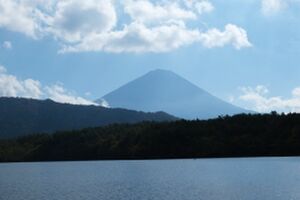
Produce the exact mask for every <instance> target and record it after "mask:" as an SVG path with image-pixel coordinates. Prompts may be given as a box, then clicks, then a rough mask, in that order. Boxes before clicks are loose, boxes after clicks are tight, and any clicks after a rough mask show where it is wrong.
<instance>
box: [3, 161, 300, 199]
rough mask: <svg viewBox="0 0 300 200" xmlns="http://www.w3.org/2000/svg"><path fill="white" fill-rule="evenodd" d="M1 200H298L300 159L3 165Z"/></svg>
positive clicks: (299, 193)
mask: <svg viewBox="0 0 300 200" xmlns="http://www.w3.org/2000/svg"><path fill="white" fill-rule="evenodd" d="M0 199H1V200H2V199H3V200H20V199H25V200H52V199H57V200H65V199H68V200H77V199H84V200H90V199H99V200H106V199H107V200H108V199H109V200H143V199H147V200H148V199H149V200H156V199H157V200H177V199H178V200H187V199H188V200H201V199H204V200H227V199H228V200H240V199H243V200H248V199H249V200H250V199H251V200H252V199H253V200H259V199H262V200H276V199H280V200H291V199H295V200H299V199H300V158H236V159H197V160H151V161H91V162H49V163H11V164H0Z"/></svg>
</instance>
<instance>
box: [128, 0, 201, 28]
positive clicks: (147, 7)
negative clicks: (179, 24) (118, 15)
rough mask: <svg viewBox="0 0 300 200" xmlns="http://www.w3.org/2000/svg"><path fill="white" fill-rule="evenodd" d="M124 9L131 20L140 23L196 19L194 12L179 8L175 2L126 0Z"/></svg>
mask: <svg viewBox="0 0 300 200" xmlns="http://www.w3.org/2000/svg"><path fill="white" fill-rule="evenodd" d="M124 11H125V13H127V14H129V16H130V17H131V18H132V20H133V21H137V22H142V23H158V22H166V21H170V20H174V21H175V20H189V19H196V18H197V16H196V14H195V13H194V12H193V11H191V10H186V9H184V8H181V7H180V6H179V4H178V3H177V2H172V1H170V2H168V3H164V4H162V3H156V4H154V3H152V2H151V1H148V0H126V1H125V2H124Z"/></svg>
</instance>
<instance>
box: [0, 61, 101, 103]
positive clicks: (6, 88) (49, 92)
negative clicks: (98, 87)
mask: <svg viewBox="0 0 300 200" xmlns="http://www.w3.org/2000/svg"><path fill="white" fill-rule="evenodd" d="M0 97H24V98H33V99H45V98H49V99H52V100H53V101H56V102H59V103H70V104H80V105H96V104H95V103H94V102H92V101H89V100H87V99H84V98H82V97H79V96H77V95H75V94H73V93H72V92H70V91H68V90H66V89H65V88H64V87H63V85H61V84H54V85H51V86H43V85H42V84H41V83H40V82H39V81H38V80H34V79H25V80H20V79H18V78H17V77H16V76H14V75H11V74H9V73H8V72H7V70H6V68H5V67H3V66H0ZM104 106H105V105H104Z"/></svg>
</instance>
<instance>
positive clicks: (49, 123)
mask: <svg viewBox="0 0 300 200" xmlns="http://www.w3.org/2000/svg"><path fill="white" fill-rule="evenodd" d="M174 119H176V118H175V117H173V116H170V115H168V114H166V113H163V112H158V113H144V112H137V111H131V110H126V109H110V108H104V107H100V106H82V105H71V104H61V103H56V102H54V101H51V100H44V101H41V100H33V99H24V98H7V97H1V98H0V137H2V138H3V137H14V136H20V135H24V134H32V133H37V132H54V131H58V130H73V129H81V128H86V127H94V126H102V125H107V124H112V123H135V122H140V121H169V120H174Z"/></svg>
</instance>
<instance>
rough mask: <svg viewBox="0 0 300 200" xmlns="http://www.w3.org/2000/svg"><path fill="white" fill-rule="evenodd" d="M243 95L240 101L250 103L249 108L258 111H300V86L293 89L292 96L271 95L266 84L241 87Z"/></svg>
mask: <svg viewBox="0 0 300 200" xmlns="http://www.w3.org/2000/svg"><path fill="white" fill-rule="evenodd" d="M240 89H241V91H242V95H240V96H239V98H238V101H242V102H246V103H248V104H250V107H249V109H253V110H255V111H258V112H270V111H274V110H275V111H278V112H286V113H288V112H300V87H296V88H294V89H293V90H292V91H291V97H290V98H283V97H280V96H273V97H270V96H269V95H268V94H269V90H268V88H267V87H266V86H263V85H258V86H256V87H254V88H253V87H241V88H240Z"/></svg>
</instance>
